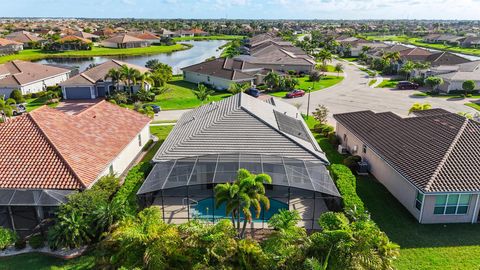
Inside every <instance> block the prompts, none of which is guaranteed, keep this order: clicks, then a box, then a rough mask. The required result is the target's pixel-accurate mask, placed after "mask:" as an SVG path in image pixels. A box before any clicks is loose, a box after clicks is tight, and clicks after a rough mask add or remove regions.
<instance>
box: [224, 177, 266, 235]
mask: <svg viewBox="0 0 480 270" xmlns="http://www.w3.org/2000/svg"><path fill="white" fill-rule="evenodd" d="M264 183H267V184H271V183H272V178H271V177H270V176H269V175H267V174H259V175H254V174H251V173H250V172H249V171H247V170H245V169H240V170H239V171H238V173H237V179H236V180H235V182H234V183H232V184H230V183H226V184H220V185H217V186H216V187H215V201H216V207H217V208H218V207H220V205H222V204H223V203H225V204H226V206H227V207H226V215H231V216H232V223H233V225H234V227H235V222H234V219H235V218H236V219H237V224H236V229H237V231H238V236H239V237H240V238H243V237H244V236H245V231H246V228H247V223H249V222H251V221H252V216H253V215H252V212H251V210H250V207H251V206H253V209H254V211H255V217H256V218H259V217H260V213H261V211H262V204H263V206H264V208H265V209H266V210H268V209H269V208H270V200H269V199H268V197H267V196H265V187H264ZM240 212H241V213H243V216H244V220H243V226H242V228H241V229H240Z"/></svg>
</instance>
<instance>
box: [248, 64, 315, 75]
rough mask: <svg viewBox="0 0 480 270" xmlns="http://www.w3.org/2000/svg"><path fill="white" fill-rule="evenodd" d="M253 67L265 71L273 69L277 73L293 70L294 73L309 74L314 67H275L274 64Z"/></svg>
mask: <svg viewBox="0 0 480 270" xmlns="http://www.w3.org/2000/svg"><path fill="white" fill-rule="evenodd" d="M255 66H258V67H262V68H265V69H273V70H279V71H289V70H295V71H296V72H303V73H310V72H311V71H312V70H313V68H314V65H313V64H312V65H276V64H255Z"/></svg>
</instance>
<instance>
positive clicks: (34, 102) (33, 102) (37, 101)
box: [25, 96, 58, 112]
mask: <svg viewBox="0 0 480 270" xmlns="http://www.w3.org/2000/svg"><path fill="white" fill-rule="evenodd" d="M25 102H26V103H27V105H25V107H26V109H27V112H31V111H33V110H35V109H38V108H40V107H42V106H43V105H45V104H46V103H47V96H43V97H39V98H30V99H27V100H25ZM48 106H49V107H51V108H55V107H57V106H58V102H56V103H52V104H48Z"/></svg>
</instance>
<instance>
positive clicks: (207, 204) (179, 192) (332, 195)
mask: <svg viewBox="0 0 480 270" xmlns="http://www.w3.org/2000/svg"><path fill="white" fill-rule="evenodd" d="M240 168H244V169H247V170H249V171H250V172H251V173H254V174H260V173H266V174H268V175H270V176H271V178H272V184H271V185H266V195H267V196H268V197H269V199H270V202H271V208H270V210H269V211H262V214H261V216H260V217H259V218H258V219H255V220H254V222H252V223H251V226H252V227H253V228H264V227H266V221H268V219H269V218H270V217H271V215H273V214H275V213H276V212H277V211H278V210H279V209H291V210H297V211H299V212H300V214H301V217H302V222H301V224H300V225H301V226H304V227H306V228H307V229H312V228H317V227H318V226H317V225H316V222H315V220H316V219H317V218H318V217H319V216H320V214H321V213H323V212H325V211H329V210H338V209H339V208H340V195H339V193H338V190H337V188H336V186H335V184H334V183H333V182H332V180H331V177H330V175H329V173H328V170H327V169H326V167H325V165H324V164H323V163H320V162H318V163H317V162H308V161H303V160H298V159H293V158H286V157H280V156H271V155H262V154H244V153H233V154H211V155H204V156H195V157H187V158H182V159H178V160H171V161H166V162H159V163H157V164H156V165H155V167H154V168H153V170H152V171H151V172H150V174H149V176H148V177H147V179H146V180H145V182H144V184H143V185H142V187H141V188H140V190H139V191H138V195H139V198H140V201H141V203H142V204H143V205H144V206H149V205H158V206H160V207H161V209H162V212H163V218H164V220H165V221H166V222H171V223H183V222H186V221H188V220H190V219H194V218H197V219H203V220H206V221H210V222H216V221H217V220H218V219H221V218H225V209H224V208H223V207H219V208H218V209H217V208H215V200H214V189H213V188H214V186H215V185H216V184H220V183H226V182H233V181H234V180H235V178H236V174H237V171H238V170H239V169H240Z"/></svg>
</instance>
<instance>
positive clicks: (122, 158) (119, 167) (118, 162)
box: [98, 125, 150, 178]
mask: <svg viewBox="0 0 480 270" xmlns="http://www.w3.org/2000/svg"><path fill="white" fill-rule="evenodd" d="M139 135H140V137H141V145H140V144H139V141H138V136H139ZM149 140H150V125H146V126H145V127H144V128H143V129H142V131H140V133H138V134H137V135H135V137H134V138H133V139H132V141H131V142H130V143H129V144H128V145H127V146H126V147H125V148H124V149H123V150H122V152H120V154H119V155H118V156H117V157H116V158H115V159H114V160H113V161H112V162H111V163H110V164H109V165H108V166H107V167H106V168H105V170H104V171H103V172H102V173H101V174H100V175H99V176H98V178H100V177H102V176H105V175H108V174H109V173H110V166H111V165H113V172H114V173H115V175H117V176H120V175H122V174H123V173H124V172H125V170H126V169H128V166H129V165H130V164H131V163H132V162H133V161H134V160H135V158H136V157H137V156H138V155H139V154H140V153H141V152H142V149H143V147H144V146H145V144H147V142H148V141H149Z"/></svg>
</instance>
